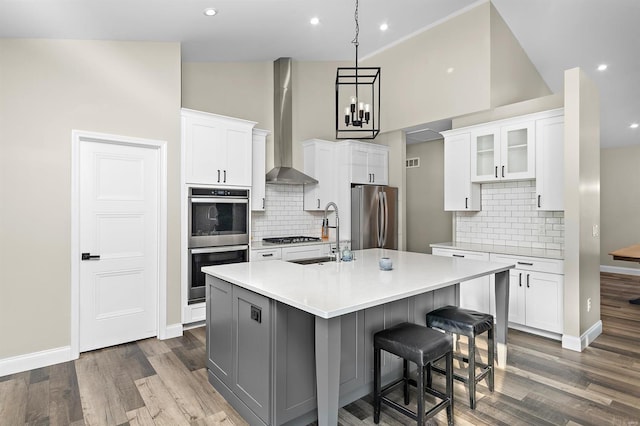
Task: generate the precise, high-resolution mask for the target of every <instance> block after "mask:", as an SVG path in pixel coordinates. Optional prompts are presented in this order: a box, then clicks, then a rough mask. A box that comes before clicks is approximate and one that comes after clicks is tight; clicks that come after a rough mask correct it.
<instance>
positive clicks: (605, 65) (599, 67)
mask: <svg viewBox="0 0 640 426" xmlns="http://www.w3.org/2000/svg"><path fill="white" fill-rule="evenodd" d="M606 69H607V64H600V65H598V71H604V70H606Z"/></svg>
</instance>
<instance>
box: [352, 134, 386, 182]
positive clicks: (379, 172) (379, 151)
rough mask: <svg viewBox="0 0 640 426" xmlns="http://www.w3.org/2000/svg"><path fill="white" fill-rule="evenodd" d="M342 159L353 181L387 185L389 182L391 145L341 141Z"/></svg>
mask: <svg viewBox="0 0 640 426" xmlns="http://www.w3.org/2000/svg"><path fill="white" fill-rule="evenodd" d="M340 146H341V148H340V149H341V154H340V156H341V159H340V162H341V163H343V162H345V164H346V166H347V169H348V178H349V180H350V182H351V183H361V184H371V185H374V184H375V185H387V184H388V183H389V147H388V146H386V145H378V144H373V143H367V142H360V141H354V140H348V141H344V142H341V143H340Z"/></svg>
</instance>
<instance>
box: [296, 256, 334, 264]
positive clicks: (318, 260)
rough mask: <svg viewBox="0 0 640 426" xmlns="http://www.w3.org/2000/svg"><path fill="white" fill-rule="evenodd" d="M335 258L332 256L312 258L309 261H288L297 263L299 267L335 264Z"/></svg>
mask: <svg viewBox="0 0 640 426" xmlns="http://www.w3.org/2000/svg"><path fill="white" fill-rule="evenodd" d="M335 261H336V260H335V258H333V257H330V256H321V257H310V258H308V259H295V260H288V261H287V262H291V263H297V264H298V265H311V264H314V263H327V262H335Z"/></svg>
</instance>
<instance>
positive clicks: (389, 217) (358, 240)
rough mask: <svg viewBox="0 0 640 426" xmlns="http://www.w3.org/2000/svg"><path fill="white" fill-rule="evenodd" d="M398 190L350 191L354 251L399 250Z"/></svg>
mask: <svg viewBox="0 0 640 426" xmlns="http://www.w3.org/2000/svg"><path fill="white" fill-rule="evenodd" d="M397 212H398V188H394V187H391V186H378V185H356V186H353V187H352V188H351V248H352V249H353V250H361V249H367V248H375V247H380V248H387V249H394V250H397V249H398V214H397Z"/></svg>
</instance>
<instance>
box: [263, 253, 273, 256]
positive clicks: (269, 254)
mask: <svg viewBox="0 0 640 426" xmlns="http://www.w3.org/2000/svg"><path fill="white" fill-rule="evenodd" d="M262 257H273V253H263V254H262Z"/></svg>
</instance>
